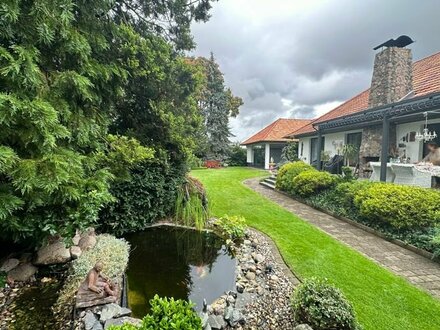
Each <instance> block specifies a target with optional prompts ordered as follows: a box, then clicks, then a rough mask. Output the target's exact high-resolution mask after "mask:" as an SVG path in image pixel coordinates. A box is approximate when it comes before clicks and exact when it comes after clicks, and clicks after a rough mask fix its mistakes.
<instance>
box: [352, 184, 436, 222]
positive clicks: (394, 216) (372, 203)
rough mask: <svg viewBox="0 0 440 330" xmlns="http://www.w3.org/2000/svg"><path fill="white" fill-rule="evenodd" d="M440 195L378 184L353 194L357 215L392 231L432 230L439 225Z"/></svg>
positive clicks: (423, 190) (406, 187) (423, 189)
mask: <svg viewBox="0 0 440 330" xmlns="http://www.w3.org/2000/svg"><path fill="white" fill-rule="evenodd" d="M439 201H440V192H437V191H435V190H432V189H425V188H418V187H411V186H401V185H395V184H390V183H377V184H373V185H371V186H369V187H368V188H366V189H362V190H360V191H358V192H356V194H355V198H354V202H355V205H356V207H358V208H359V212H360V214H361V215H362V216H363V217H365V218H367V219H369V220H376V221H381V222H384V223H387V224H390V225H391V226H393V227H394V228H399V229H400V228H423V227H433V226H435V225H437V224H438V223H440V203H439Z"/></svg>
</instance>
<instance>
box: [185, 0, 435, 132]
mask: <svg viewBox="0 0 440 330" xmlns="http://www.w3.org/2000/svg"><path fill="white" fill-rule="evenodd" d="M439 10H440V2H439V1H438V0H424V1H417V2H415V1H412V0H391V1H390V0H388V1H379V0H372V1H352V0H338V1H336V0H334V1H319V0H304V1H299V0H296V1H286V0H271V1H266V0H239V1H237V0H220V1H219V3H217V4H215V6H214V10H213V12H212V18H211V20H210V21H209V22H208V23H206V24H196V25H194V26H193V32H194V35H195V40H196V42H197V44H198V47H197V49H196V51H195V54H196V55H202V56H208V55H209V52H210V51H213V52H214V54H215V56H216V58H217V61H218V62H219V64H220V67H221V69H222V71H223V72H224V73H225V80H226V82H227V84H228V85H229V86H230V87H231V88H232V90H233V91H234V93H235V94H236V95H239V96H241V97H243V99H244V102H245V105H244V106H243V107H242V109H241V113H240V115H239V116H238V117H237V118H236V119H234V120H232V121H231V126H232V128H233V133H234V134H235V135H236V139H238V140H243V139H244V138H246V137H247V136H249V135H251V134H253V133H255V132H256V131H257V130H259V129H261V128H262V127H264V126H265V125H267V124H269V123H270V122H271V121H273V120H275V119H277V118H279V117H296V118H301V117H307V118H311V117H314V116H316V115H319V114H321V113H322V112H325V111H328V110H330V109H331V108H332V107H334V106H336V105H337V104H338V103H339V102H342V101H344V100H346V99H348V98H350V97H352V96H354V95H355V94H357V93H359V92H361V91H362V90H364V89H366V88H368V86H369V84H370V80H371V70H372V65H373V60H374V54H375V52H374V51H373V50H372V48H373V47H374V46H376V45H378V44H380V43H381V42H383V41H385V40H387V39H389V38H392V37H397V36H399V35H401V34H407V35H409V36H411V37H412V38H413V39H415V40H416V43H415V44H414V45H412V46H411V48H412V49H413V55H414V58H415V59H420V58H422V57H425V56H428V55H430V54H432V53H435V52H437V51H440V42H439V41H438V31H440V20H439V19H438V18H437V16H438V14H437V13H438V12H439Z"/></svg>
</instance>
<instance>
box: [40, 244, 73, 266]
mask: <svg viewBox="0 0 440 330" xmlns="http://www.w3.org/2000/svg"><path fill="white" fill-rule="evenodd" d="M70 259H71V256H70V249H68V248H66V245H65V244H64V242H62V241H57V242H54V243H52V244H49V245H47V246H44V247H42V248H41V249H40V250H38V252H37V258H36V260H35V262H34V264H35V265H53V264H63V263H66V262H68V261H70Z"/></svg>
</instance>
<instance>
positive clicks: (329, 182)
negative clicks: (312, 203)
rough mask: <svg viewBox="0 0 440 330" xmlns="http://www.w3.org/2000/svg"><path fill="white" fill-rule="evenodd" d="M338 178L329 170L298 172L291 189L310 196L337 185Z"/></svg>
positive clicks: (293, 191)
mask: <svg viewBox="0 0 440 330" xmlns="http://www.w3.org/2000/svg"><path fill="white" fill-rule="evenodd" d="M337 180H338V178H337V177H336V176H334V175H332V174H330V173H328V172H320V171H316V170H308V171H304V172H301V173H300V174H298V175H297V176H296V177H295V178H294V179H293V182H292V186H291V191H292V193H293V194H295V195H299V196H301V197H308V196H310V195H312V194H314V193H317V192H320V191H322V190H325V189H329V188H331V187H333V186H334V185H336V182H337Z"/></svg>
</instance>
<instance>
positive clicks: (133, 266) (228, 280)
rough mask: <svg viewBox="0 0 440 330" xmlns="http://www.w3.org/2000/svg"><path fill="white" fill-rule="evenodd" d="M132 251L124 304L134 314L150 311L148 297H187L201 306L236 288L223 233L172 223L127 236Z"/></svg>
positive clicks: (135, 315)
mask: <svg viewBox="0 0 440 330" xmlns="http://www.w3.org/2000/svg"><path fill="white" fill-rule="evenodd" d="M126 239H127V241H128V242H130V244H131V248H132V251H131V253H130V260H129V264H128V270H127V278H128V304H129V307H130V309H131V310H132V311H133V316H134V317H139V318H142V317H143V316H144V315H145V314H147V313H148V311H149V303H148V302H149V300H150V299H151V298H153V297H154V295H155V294H158V295H159V296H161V297H174V298H175V299H185V300H190V301H192V302H193V303H194V304H195V309H196V310H197V311H200V310H201V309H202V308H203V300H204V299H206V302H207V303H208V304H210V303H212V302H213V301H214V300H215V299H217V298H218V297H220V296H221V295H222V294H224V293H225V292H226V291H229V290H232V289H234V287H235V266H236V261H235V258H234V256H233V255H232V254H231V253H230V251H229V249H228V248H227V247H226V246H225V242H224V240H223V239H222V238H220V237H219V236H217V235H215V234H214V233H211V232H206V231H196V230H191V229H184V228H178V227H170V226H160V227H154V228H150V229H148V230H146V231H144V232H140V233H135V234H131V235H128V236H127V237H126Z"/></svg>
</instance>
